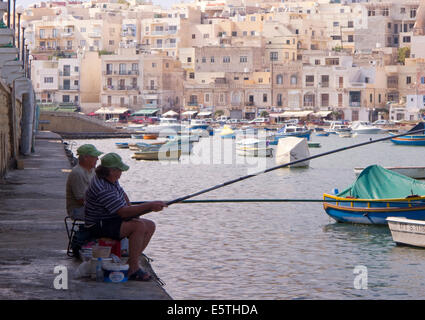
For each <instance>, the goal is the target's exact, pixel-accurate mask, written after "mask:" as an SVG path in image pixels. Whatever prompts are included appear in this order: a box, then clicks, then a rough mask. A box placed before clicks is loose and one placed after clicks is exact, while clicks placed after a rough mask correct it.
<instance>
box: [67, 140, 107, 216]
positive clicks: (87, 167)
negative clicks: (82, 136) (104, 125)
mask: <svg viewBox="0 0 425 320" xmlns="http://www.w3.org/2000/svg"><path fill="white" fill-rule="evenodd" d="M102 153H103V152H100V151H99V150H97V149H96V147H95V146H94V145H92V144H83V145H82V146H80V147H79V148H78V149H77V155H78V164H77V165H76V166H75V167H74V168H73V169H72V171H71V173H70V174H69V175H68V179H67V180H66V210H67V212H68V215H69V216H70V217H71V218H72V219H80V220H84V198H85V194H86V190H87V188H88V187H89V185H90V182H91V179H92V178H93V177H94V175H95V172H94V168H95V167H96V162H97V160H98V159H99V156H100V155H101V154H102Z"/></svg>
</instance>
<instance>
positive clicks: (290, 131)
mask: <svg viewBox="0 0 425 320" xmlns="http://www.w3.org/2000/svg"><path fill="white" fill-rule="evenodd" d="M310 135H311V130H310V129H308V128H307V127H306V126H298V125H295V124H285V125H284V126H283V127H282V128H280V129H279V130H278V131H277V134H276V138H278V139H279V138H283V137H298V138H307V140H310Z"/></svg>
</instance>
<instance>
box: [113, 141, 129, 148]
mask: <svg viewBox="0 0 425 320" xmlns="http://www.w3.org/2000/svg"><path fill="white" fill-rule="evenodd" d="M115 145H116V146H117V148H118V149H128V142H115Z"/></svg>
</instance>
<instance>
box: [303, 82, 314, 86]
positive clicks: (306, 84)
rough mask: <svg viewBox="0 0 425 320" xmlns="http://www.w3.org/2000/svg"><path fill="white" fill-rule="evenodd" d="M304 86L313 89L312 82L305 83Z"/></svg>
mask: <svg viewBox="0 0 425 320" xmlns="http://www.w3.org/2000/svg"><path fill="white" fill-rule="evenodd" d="M305 86H306V87H314V82H306V83H305Z"/></svg>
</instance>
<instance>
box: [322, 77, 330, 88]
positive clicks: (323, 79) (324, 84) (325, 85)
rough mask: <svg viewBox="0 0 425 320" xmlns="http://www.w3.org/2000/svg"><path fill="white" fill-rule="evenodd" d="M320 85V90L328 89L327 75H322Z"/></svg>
mask: <svg viewBox="0 0 425 320" xmlns="http://www.w3.org/2000/svg"><path fill="white" fill-rule="evenodd" d="M321 83H322V88H327V87H329V76H328V75H322V77H321Z"/></svg>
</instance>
